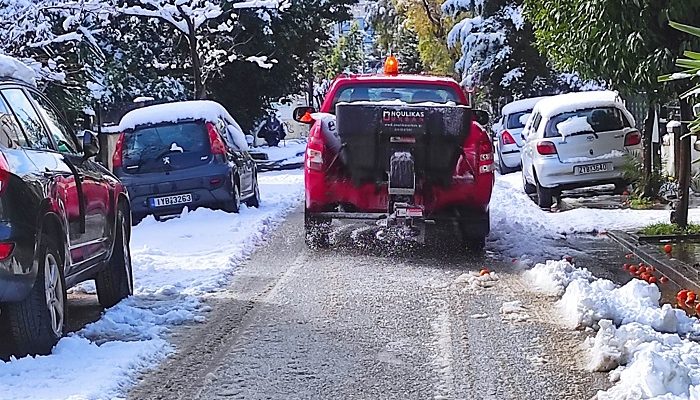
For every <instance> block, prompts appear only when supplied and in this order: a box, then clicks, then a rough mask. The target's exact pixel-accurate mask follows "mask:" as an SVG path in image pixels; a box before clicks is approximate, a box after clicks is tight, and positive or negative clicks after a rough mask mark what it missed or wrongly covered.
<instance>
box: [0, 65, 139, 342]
mask: <svg viewBox="0 0 700 400" xmlns="http://www.w3.org/2000/svg"><path fill="white" fill-rule="evenodd" d="M8 62H9V61H8V59H7V58H6V57H3V58H1V59H0V63H8ZM15 68H20V69H21V68H27V67H26V66H23V65H22V64H19V62H16V64H15ZM7 70H8V69H6V68H5V69H2V71H7ZM20 76H21V75H20ZM13 77H14V75H13ZM13 77H2V78H0V121H1V123H0V221H1V222H0V309H1V313H0V318H2V324H4V325H6V326H4V327H3V329H2V330H3V331H4V330H7V331H8V332H9V335H10V337H9V338H3V341H5V340H9V341H11V342H12V344H13V347H12V349H13V352H14V353H15V354H16V355H25V354H47V353H50V352H51V349H52V348H53V346H54V345H55V344H56V342H57V341H58V339H60V338H61V336H62V335H63V333H64V328H65V321H66V289H67V288H70V287H72V286H74V285H76V284H78V283H79V282H82V281H85V280H88V279H95V283H96V287H97V296H98V299H99V302H100V304H101V305H102V306H104V307H111V306H113V305H115V304H117V303H118V302H119V301H120V300H122V299H124V298H125V297H127V296H129V295H130V294H131V293H132V290H133V281H132V273H131V272H132V271H131V257H130V254H131V253H130V251H129V238H130V233H131V230H130V229H131V224H130V216H131V209H130V203H129V197H128V194H127V191H126V189H125V188H124V187H123V185H122V184H121V183H120V182H119V180H118V179H117V178H116V177H115V176H114V175H112V173H110V172H109V171H108V170H107V169H105V168H104V167H102V166H101V165H100V164H98V163H97V162H95V161H93V156H94V155H96V154H97V153H98V151H99V146H98V144H97V140H96V138H95V136H94V135H93V134H92V133H91V132H87V131H86V132H83V139H84V141H83V142H82V143H81V142H80V141H79V140H78V138H77V136H76V135H75V132H74V130H73V129H72V127H71V126H70V125H69V124H68V123H67V122H66V120H65V118H64V117H63V114H62V113H61V112H60V111H59V110H58V109H57V108H56V107H54V105H53V104H52V103H51V101H49V100H48V99H47V98H46V97H44V96H43V95H42V94H41V93H39V91H38V90H37V89H36V87H34V86H33V85H32V84H30V83H27V82H21V81H19V80H16V79H15V78H13Z"/></svg>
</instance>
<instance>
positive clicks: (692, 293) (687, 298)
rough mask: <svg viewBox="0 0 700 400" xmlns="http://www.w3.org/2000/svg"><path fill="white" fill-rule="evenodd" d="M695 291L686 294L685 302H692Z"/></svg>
mask: <svg viewBox="0 0 700 400" xmlns="http://www.w3.org/2000/svg"><path fill="white" fill-rule="evenodd" d="M695 298H696V296H695V292H688V295H687V296H686V300H685V301H686V303H694V302H695Z"/></svg>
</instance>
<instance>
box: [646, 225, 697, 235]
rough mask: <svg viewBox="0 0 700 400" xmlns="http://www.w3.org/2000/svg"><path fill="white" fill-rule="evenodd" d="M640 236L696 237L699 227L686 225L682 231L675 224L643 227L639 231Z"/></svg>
mask: <svg viewBox="0 0 700 400" xmlns="http://www.w3.org/2000/svg"><path fill="white" fill-rule="evenodd" d="M639 233H640V234H642V235H649V236H657V235H697V234H700V225H698V224H688V226H687V227H686V228H685V229H683V228H681V227H680V226H678V225H675V224H665V223H658V224H653V225H649V226H645V227H644V228H642V229H641V230H640V231H639Z"/></svg>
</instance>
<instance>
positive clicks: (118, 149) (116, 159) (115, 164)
mask: <svg viewBox="0 0 700 400" xmlns="http://www.w3.org/2000/svg"><path fill="white" fill-rule="evenodd" d="M123 153H124V132H122V133H120V134H119V138H118V139H117V145H116V146H115V147H114V154H113V155H112V168H113V169H114V168H121V166H122V158H123Z"/></svg>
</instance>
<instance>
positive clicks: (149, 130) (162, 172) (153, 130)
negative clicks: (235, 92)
mask: <svg viewBox="0 0 700 400" xmlns="http://www.w3.org/2000/svg"><path fill="white" fill-rule="evenodd" d="M119 127H120V129H121V130H122V133H121V135H120V137H119V140H118V142H117V146H116V150H115V153H114V157H113V159H112V163H113V168H114V172H115V174H116V175H117V176H118V177H119V178H120V179H121V180H122V182H124V184H125V185H126V187H127V188H128V191H129V194H130V196H131V202H132V208H133V210H132V212H133V221H134V223H138V221H140V220H141V219H142V218H143V217H145V216H146V215H149V214H152V215H154V216H155V217H156V218H160V217H165V216H170V215H175V214H179V213H181V212H182V210H183V208H184V207H188V208H190V209H194V208H198V207H208V208H213V209H223V210H226V211H229V212H238V210H239V207H240V205H241V203H242V202H244V203H246V204H247V205H248V206H251V207H258V205H259V204H260V191H259V188H258V175H257V168H256V165H255V162H254V160H253V159H252V158H251V156H250V154H249V153H248V151H247V149H248V145H247V143H246V139H245V136H244V135H243V132H242V131H241V129H240V127H239V126H238V124H237V123H236V121H235V120H234V119H233V118H232V117H231V116H230V115H229V113H228V112H227V111H226V109H225V108H224V107H223V106H221V105H220V104H218V103H216V102H213V101H207V100H199V101H184V102H175V103H166V104H158V105H152V106H148V107H144V108H139V109H136V110H133V111H131V112H129V113H127V114H126V115H125V116H124V117H123V118H122V120H121V122H120V124H119Z"/></svg>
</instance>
